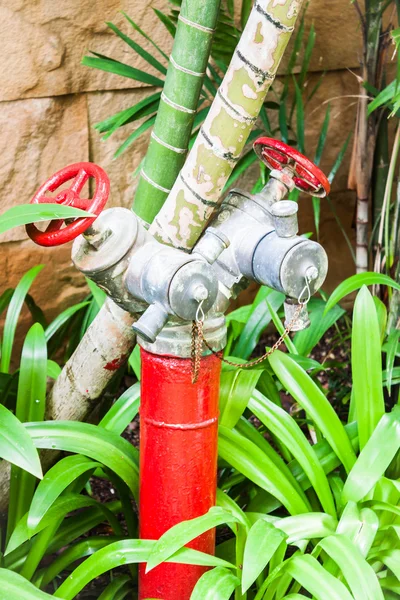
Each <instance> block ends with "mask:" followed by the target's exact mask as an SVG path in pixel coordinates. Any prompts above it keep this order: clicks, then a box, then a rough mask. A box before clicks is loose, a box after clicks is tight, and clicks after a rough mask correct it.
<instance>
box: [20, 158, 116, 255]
mask: <svg viewBox="0 0 400 600" xmlns="http://www.w3.org/2000/svg"><path fill="white" fill-rule="evenodd" d="M89 177H93V178H94V179H95V181H96V189H95V192H94V195H93V198H81V197H80V193H81V191H82V189H83V186H84V185H85V183H86V182H87V180H88V179H89ZM67 181H71V185H70V186H69V187H68V188H67V189H63V190H61V191H60V192H59V193H58V194H57V195H56V196H54V195H53V196H46V193H47V192H50V193H51V192H55V191H56V190H57V189H58V188H59V187H60V186H61V185H63V184H64V183H66V182H67ZM109 193H110V181H109V179H108V176H107V174H106V172H105V171H103V169H102V168H101V167H99V166H98V165H95V164H94V163H88V162H81V163H75V164H74V165H69V166H68V167H65V168H64V169H61V171H57V173H55V174H54V175H53V176H52V177H50V179H48V180H47V181H46V182H45V183H44V184H43V185H42V186H41V187H40V188H39V189H38V191H37V192H36V194H35V195H34V196H33V198H32V200H31V204H49V203H52V204H54V203H56V204H63V205H64V206H73V207H74V208H80V209H82V210H85V211H87V212H90V213H92V214H95V215H96V217H98V216H99V214H100V213H101V211H102V210H103V208H104V206H105V205H106V202H107V200H108V196H109ZM96 217H78V218H77V219H74V220H72V221H71V222H70V219H68V220H64V219H53V220H52V221H50V223H49V225H48V226H47V228H46V230H45V231H40V229H38V228H37V227H36V225H35V224H34V223H30V224H29V225H27V226H26V232H27V234H28V235H29V237H30V238H31V239H32V240H33V241H34V242H35V243H36V244H39V246H60V245H61V244H66V243H67V242H70V241H71V240H73V239H75V238H76V237H77V236H78V235H80V234H81V233H83V232H84V231H86V230H87V229H88V228H89V227H90V226H91V224H92V223H93V222H94V221H95V220H96ZM63 225H65V227H63Z"/></svg>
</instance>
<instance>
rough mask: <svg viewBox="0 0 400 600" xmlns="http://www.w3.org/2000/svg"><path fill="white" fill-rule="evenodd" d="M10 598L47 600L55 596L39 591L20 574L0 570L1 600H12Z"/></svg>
mask: <svg viewBox="0 0 400 600" xmlns="http://www.w3.org/2000/svg"><path fill="white" fill-rule="evenodd" d="M10 598H15V599H17V598H18V600H47V599H48V598H53V596H51V595H50V594H46V593H45V592H42V591H40V590H38V589H37V587H35V586H34V585H33V584H32V583H30V582H29V581H27V580H26V579H25V577H21V575H18V573H14V572H13V571H10V570H9V569H0V600H10Z"/></svg>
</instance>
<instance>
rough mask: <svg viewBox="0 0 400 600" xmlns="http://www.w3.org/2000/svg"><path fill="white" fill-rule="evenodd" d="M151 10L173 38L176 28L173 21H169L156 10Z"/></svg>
mask: <svg viewBox="0 0 400 600" xmlns="http://www.w3.org/2000/svg"><path fill="white" fill-rule="evenodd" d="M153 10H154V12H155V13H156V15H157V17H158V18H159V19H160V21H161V23H162V24H163V25H165V27H166V29H167V31H168V33H170V34H171V35H172V37H175V33H176V26H175V25H174V23H173V21H171V19H170V18H169V17H168V16H167V15H165V14H164V13H163V12H161V10H158V9H157V8H153Z"/></svg>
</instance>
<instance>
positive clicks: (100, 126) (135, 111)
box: [94, 92, 161, 139]
mask: <svg viewBox="0 0 400 600" xmlns="http://www.w3.org/2000/svg"><path fill="white" fill-rule="evenodd" d="M160 97H161V92H156V93H155V94H151V95H150V96H146V97H145V98H143V99H142V100H140V101H139V102H137V103H136V104H134V105H133V106H130V107H129V108H125V109H124V110H121V111H119V112H117V113H116V114H115V115H112V116H111V117H107V119H104V120H103V121H100V123H96V125H95V126H94V127H95V129H97V131H98V132H99V133H107V136H104V139H106V138H108V137H109V136H110V135H111V134H112V133H114V131H116V130H117V129H118V128H119V127H123V126H124V125H127V124H128V123H132V122H134V121H136V120H137V119H141V118H142V117H146V116H147V115H149V114H151V113H152V112H156V111H157V107H158V106H159V104H160Z"/></svg>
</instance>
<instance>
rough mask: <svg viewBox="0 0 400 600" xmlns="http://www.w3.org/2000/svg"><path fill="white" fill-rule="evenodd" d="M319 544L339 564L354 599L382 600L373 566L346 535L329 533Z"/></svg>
mask: <svg viewBox="0 0 400 600" xmlns="http://www.w3.org/2000/svg"><path fill="white" fill-rule="evenodd" d="M319 546H320V547H321V548H322V549H323V550H324V551H325V552H326V553H327V554H328V555H329V556H330V557H331V558H332V559H333V560H334V561H335V563H336V564H337V565H338V566H339V568H340V570H341V571H342V573H343V575H344V577H345V579H346V581H347V583H348V585H349V587H350V591H351V593H352V594H353V596H354V599H355V600H384V597H383V593H382V590H381V588H380V585H379V581H378V578H377V576H376V574H375V572H374V570H373V568H372V567H371V566H370V565H369V564H368V563H367V561H366V560H365V558H364V557H363V555H362V554H361V552H360V551H359V549H358V548H357V546H355V545H354V544H352V542H351V541H350V540H349V539H348V538H347V537H346V536H344V535H331V536H329V537H327V538H325V539H324V540H321V541H320V542H319Z"/></svg>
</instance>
